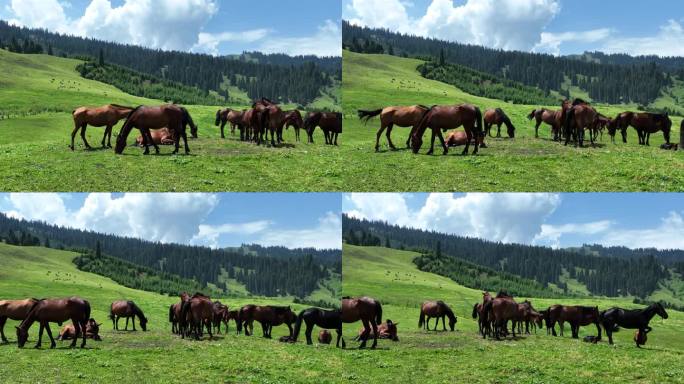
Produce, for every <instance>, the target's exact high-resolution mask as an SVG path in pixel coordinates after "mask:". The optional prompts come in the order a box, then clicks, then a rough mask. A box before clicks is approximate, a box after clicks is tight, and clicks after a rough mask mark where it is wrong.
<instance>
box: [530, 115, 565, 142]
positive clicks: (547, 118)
mask: <svg viewBox="0 0 684 384" xmlns="http://www.w3.org/2000/svg"><path fill="white" fill-rule="evenodd" d="M562 114H563V112H562V111H553V110H550V109H546V108H539V109H534V110H532V112H531V113H530V114H529V115H527V119H528V120H532V119H534V120H535V122H536V124H535V126H534V137H539V126H540V125H541V124H542V123H546V124H548V125H550V126H551V133H552V134H553V140H554V141H559V140H560V130H561V126H562V125H563V120H561V115H562Z"/></svg>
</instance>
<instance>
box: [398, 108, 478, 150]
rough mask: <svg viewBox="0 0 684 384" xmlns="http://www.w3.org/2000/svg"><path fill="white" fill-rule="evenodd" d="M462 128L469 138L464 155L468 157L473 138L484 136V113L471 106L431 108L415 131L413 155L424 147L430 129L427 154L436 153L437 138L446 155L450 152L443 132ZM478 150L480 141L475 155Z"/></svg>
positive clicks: (412, 142)
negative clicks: (430, 137) (426, 133)
mask: <svg viewBox="0 0 684 384" xmlns="http://www.w3.org/2000/svg"><path fill="white" fill-rule="evenodd" d="M460 126H463V129H464V130H465V132H466V136H467V138H468V139H467V141H466V144H465V148H464V149H463V154H464V155H467V154H468V149H469V148H470V142H471V141H472V140H473V138H478V137H482V136H484V132H483V130H482V113H481V112H480V109H479V108H478V107H476V106H473V105H470V104H460V105H445V106H434V107H432V108H430V110H429V111H428V112H427V113H425V115H424V116H423V119H422V120H421V122H420V124H418V128H416V129H415V130H414V132H413V136H412V137H411V147H412V149H413V153H418V151H419V150H420V147H421V146H422V145H423V134H425V131H426V130H427V129H428V128H431V129H432V142H431V145H430V150H429V151H428V153H427V154H428V155H431V154H432V153H433V152H434V149H435V137H439V140H440V141H441V142H442V147H443V148H444V154H445V155H446V154H447V153H448V152H449V148H448V147H447V146H446V143H445V142H444V137H443V136H442V131H443V130H444V131H446V130H449V129H454V128H458V127H460ZM478 148H479V140H476V141H475V150H474V151H473V155H475V154H477V151H478Z"/></svg>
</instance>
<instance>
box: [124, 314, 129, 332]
mask: <svg viewBox="0 0 684 384" xmlns="http://www.w3.org/2000/svg"><path fill="white" fill-rule="evenodd" d="M128 319H129V318H128V317H127V318H126V328H124V331H128Z"/></svg>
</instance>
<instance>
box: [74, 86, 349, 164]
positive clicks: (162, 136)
mask: <svg viewBox="0 0 684 384" xmlns="http://www.w3.org/2000/svg"><path fill="white" fill-rule="evenodd" d="M72 117H73V119H74V129H73V131H72V132H71V145H70V146H69V147H70V148H71V150H72V151H73V150H74V139H75V137H76V134H77V133H78V132H79V131H80V132H81V139H82V140H83V144H84V145H85V147H86V148H87V149H91V146H90V144H89V143H88V140H87V139H86V128H87V127H88V125H90V126H93V127H105V131H104V135H103V137H102V147H103V148H105V147H106V148H111V146H112V145H111V139H112V130H113V127H114V126H115V125H116V124H117V123H118V122H119V121H121V120H123V119H125V122H124V124H123V126H122V127H121V130H120V132H119V135H118V137H117V140H116V145H115V148H114V151H115V152H116V153H117V154H121V153H123V151H124V148H125V147H126V143H127V139H128V135H129V134H130V132H131V131H132V130H133V129H134V128H137V129H138V130H139V131H140V136H139V137H138V138H137V139H136V145H139V146H142V147H145V152H144V154H149V147H150V146H154V149H155V151H156V152H157V153H159V147H158V145H175V150H174V151H173V153H174V154H175V153H178V151H179V149H180V140H181V139H183V143H184V146H185V153H186V154H187V153H190V148H189V147H188V138H187V128H188V126H189V127H190V134H191V135H192V137H193V138H197V137H198V136H197V131H198V128H197V125H196V124H195V122H194V121H193V119H192V116H191V115H190V113H189V112H188V110H187V109H186V108H184V107H181V106H178V105H174V104H167V105H160V106H138V107H135V108H134V107H127V106H122V105H118V104H108V105H104V106H101V107H97V108H91V107H80V108H77V109H76V110H74V111H73V112H72ZM228 123H230V124H231V132H232V133H233V134H234V133H235V129H236V128H237V129H238V130H239V131H240V140H242V141H251V142H254V143H256V144H257V145H261V144H262V143H264V142H266V141H268V134H269V133H270V134H271V138H270V143H271V146H276V141H277V143H278V144H280V143H281V142H283V128H285V129H289V127H294V129H295V135H296V141H299V130H300V129H302V128H303V129H304V131H305V132H306V133H307V136H308V141H309V142H310V143H313V142H314V140H313V134H314V130H315V128H316V127H320V128H321V130H322V131H323V133H324V135H325V142H326V144H329V145H337V137H338V135H339V134H340V133H341V132H342V114H340V113H336V112H309V113H308V114H307V115H306V118H302V113H301V112H300V111H299V110H296V109H295V110H291V111H284V110H283V109H282V108H281V107H280V106H279V105H278V104H276V103H274V102H272V101H270V100H268V99H266V98H262V99H260V100H257V101H255V102H254V103H253V104H252V108H251V109H246V110H243V111H237V110H232V109H230V108H228V109H224V110H219V111H217V112H216V121H215V125H216V126H219V125H220V127H221V138H225V134H224V127H225V126H226V124H228Z"/></svg>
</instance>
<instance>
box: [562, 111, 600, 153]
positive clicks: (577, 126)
mask: <svg viewBox="0 0 684 384" xmlns="http://www.w3.org/2000/svg"><path fill="white" fill-rule="evenodd" d="M563 110H564V113H565V123H564V133H565V145H568V144H569V143H570V140H571V139H573V138H574V142H575V146H579V147H582V146H583V145H584V131H585V130H589V141H590V142H591V145H594V132H595V131H596V124H597V118H598V112H596V110H595V109H594V107H592V106H591V105H589V104H588V103H587V102H585V101H584V100H582V99H575V100H574V101H573V103H572V106H571V107H569V108H568V107H567V104H566V103H564V107H563Z"/></svg>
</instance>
